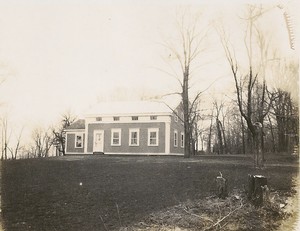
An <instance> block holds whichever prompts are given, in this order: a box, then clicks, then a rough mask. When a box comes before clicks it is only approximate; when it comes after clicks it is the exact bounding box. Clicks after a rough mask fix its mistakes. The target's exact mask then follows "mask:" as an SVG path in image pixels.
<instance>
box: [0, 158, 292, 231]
mask: <svg viewBox="0 0 300 231" xmlns="http://www.w3.org/2000/svg"><path fill="white" fill-rule="evenodd" d="M267 164H268V166H267V167H266V168H265V169H264V170H258V169H255V168H253V167H252V161H251V159H250V158H248V157H244V156H240V157H237V156H235V157H220V156H214V157H203V156H201V157H193V158H190V159H184V158H183V157H146V156H145V157H139V156H136V157H134V156H124V157H121V156H84V157H81V156H76V157H59V158H47V159H27V160H17V161H5V162H3V163H2V177H1V178H2V187H1V188H2V192H1V194H2V218H3V226H4V228H5V230H7V231H10V230H39V231H40V230H81V231H83V230H89V231H93V230H118V229H119V228H120V227H121V226H122V227H127V226H130V225H132V224H134V223H136V222H139V221H141V220H143V219H144V218H145V217H147V216H149V214H151V213H157V212H159V211H162V210H165V209H166V208H169V207H171V206H175V205H178V204H180V203H183V202H186V201H193V200H199V199H204V198H206V197H209V196H212V195H214V194H215V178H216V176H217V175H218V174H219V171H221V172H222V173H223V176H224V177H226V178H227V179H228V182H229V191H233V190H234V188H235V189H243V188H244V185H246V186H247V175H248V174H262V175H265V176H266V177H267V178H268V185H269V188H270V189H271V191H280V192H281V193H289V192H291V187H292V184H293V183H292V180H291V179H292V178H293V177H295V176H296V175H297V174H298V164H297V162H296V160H295V159H294V160H293V159H292V158H290V157H289V156H288V157H282V158H276V159H273V160H270V161H268V162H267Z"/></svg>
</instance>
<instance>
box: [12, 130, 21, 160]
mask: <svg viewBox="0 0 300 231" xmlns="http://www.w3.org/2000/svg"><path fill="white" fill-rule="evenodd" d="M23 130H24V127H22V128H21V130H20V132H19V133H18V135H16V144H15V146H14V147H10V148H9V151H10V153H11V157H12V159H14V160H16V159H17V158H18V154H19V150H20V149H21V148H22V146H21V138H22V134H23Z"/></svg>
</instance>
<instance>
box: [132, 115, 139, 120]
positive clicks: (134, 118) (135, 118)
mask: <svg viewBox="0 0 300 231" xmlns="http://www.w3.org/2000/svg"><path fill="white" fill-rule="evenodd" d="M131 120H139V117H138V116H132V117H131Z"/></svg>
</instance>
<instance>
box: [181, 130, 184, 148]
mask: <svg viewBox="0 0 300 231" xmlns="http://www.w3.org/2000/svg"><path fill="white" fill-rule="evenodd" d="M181 147H182V148H184V133H183V132H181Z"/></svg>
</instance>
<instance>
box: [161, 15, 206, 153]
mask: <svg viewBox="0 0 300 231" xmlns="http://www.w3.org/2000/svg"><path fill="white" fill-rule="evenodd" d="M199 19H200V15H193V14H191V13H190V12H188V11H186V12H184V13H182V14H181V15H180V16H178V18H177V29H178V33H179V40H180V42H179V44H180V45H179V46H176V47H175V46H174V45H173V44H172V43H170V42H166V44H164V46H165V47H166V48H167V49H168V50H169V52H170V54H169V58H170V59H174V60H176V61H177V63H178V64H179V66H180V74H178V71H176V70H175V69H174V68H173V67H172V66H171V65H170V67H171V70H172V73H169V72H165V71H164V72H165V73H167V74H169V75H171V76H173V77H175V78H176V80H177V81H178V83H179V85H180V92H176V93H174V94H178V95H180V96H181V99H182V107H183V123H184V134H185V140H184V142H185V143H184V156H185V157H190V155H191V152H192V148H191V147H193V142H192V138H191V136H192V134H193V127H194V121H195V118H196V115H195V113H193V112H195V108H196V105H197V102H198V99H199V96H200V95H201V93H202V92H198V93H197V94H196V95H195V97H194V98H193V99H191V98H190V80H191V76H192V74H193V73H192V72H193V70H195V68H196V67H195V64H196V59H197V58H198V57H199V56H200V55H201V53H203V51H204V49H205V48H204V45H205V43H204V40H205V38H206V35H207V29H202V30H200V31H199V30H198V28H197V26H198V23H199V21H200V20H199Z"/></svg>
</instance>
